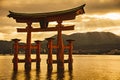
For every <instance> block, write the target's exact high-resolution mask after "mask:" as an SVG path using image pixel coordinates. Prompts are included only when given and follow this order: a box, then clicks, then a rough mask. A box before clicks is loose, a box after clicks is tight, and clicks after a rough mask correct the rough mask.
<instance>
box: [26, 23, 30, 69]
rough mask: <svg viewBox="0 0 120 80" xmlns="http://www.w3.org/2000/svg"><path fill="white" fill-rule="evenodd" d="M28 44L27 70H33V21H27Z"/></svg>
mask: <svg viewBox="0 0 120 80" xmlns="http://www.w3.org/2000/svg"><path fill="white" fill-rule="evenodd" d="M27 25H28V26H27V27H26V29H27V41H26V42H27V44H26V53H25V70H31V29H32V26H31V25H32V22H27Z"/></svg>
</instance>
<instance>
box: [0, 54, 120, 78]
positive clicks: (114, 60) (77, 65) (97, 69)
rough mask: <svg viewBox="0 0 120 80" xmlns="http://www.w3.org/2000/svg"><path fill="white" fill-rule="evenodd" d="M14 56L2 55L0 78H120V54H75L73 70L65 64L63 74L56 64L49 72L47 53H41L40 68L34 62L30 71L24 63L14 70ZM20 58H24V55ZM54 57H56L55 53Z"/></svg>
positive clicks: (33, 56)
mask: <svg viewBox="0 0 120 80" xmlns="http://www.w3.org/2000/svg"><path fill="white" fill-rule="evenodd" d="M12 58H13V55H0V80H120V56H119V55H73V70H72V71H69V70H68V64H65V65H64V66H65V70H64V73H62V74H61V73H57V68H56V67H57V65H56V64H53V71H52V73H48V71H47V63H46V60H47V55H41V65H40V67H41V68H40V70H39V71H38V70H36V65H35V63H32V70H31V71H30V72H25V70H24V63H19V67H18V72H14V71H13V64H12ZM19 58H22V59H24V55H19ZM32 58H35V55H32ZM53 58H54V59H56V58H55V55H54V56H53ZM65 59H67V55H65Z"/></svg>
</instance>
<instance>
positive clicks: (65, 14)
mask: <svg viewBox="0 0 120 80" xmlns="http://www.w3.org/2000/svg"><path fill="white" fill-rule="evenodd" d="M84 6H85V4H84V5H81V6H78V7H76V8H73V9H69V10H64V11H57V12H47V13H31V14H30V13H16V12H12V11H9V13H10V14H9V15H8V17H12V18H13V19H15V20H16V22H18V23H27V27H26V28H17V32H27V39H26V54H25V69H31V47H32V46H31V32H48V31H57V32H58V35H57V46H56V48H57V50H58V53H57V65H58V67H57V68H58V69H64V48H65V46H64V45H63V40H62V31H66V30H74V25H71V26H64V25H62V22H63V21H65V20H73V19H75V17H76V16H77V15H79V14H84V13H85V12H84ZM53 21H56V22H57V23H58V24H57V25H56V26H55V27H49V26H48V24H49V22H53ZM32 23H40V27H39V28H34V27H32V26H31V25H32Z"/></svg>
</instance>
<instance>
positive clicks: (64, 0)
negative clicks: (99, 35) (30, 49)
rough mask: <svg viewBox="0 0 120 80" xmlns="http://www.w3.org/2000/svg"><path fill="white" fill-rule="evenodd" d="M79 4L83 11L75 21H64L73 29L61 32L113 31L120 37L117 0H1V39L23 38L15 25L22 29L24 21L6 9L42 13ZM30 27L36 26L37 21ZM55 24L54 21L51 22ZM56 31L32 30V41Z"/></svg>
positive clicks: (24, 36) (119, 1)
mask: <svg viewBox="0 0 120 80" xmlns="http://www.w3.org/2000/svg"><path fill="white" fill-rule="evenodd" d="M82 4H86V6H85V14H84V15H79V16H77V17H76V19H75V20H72V21H67V22H64V24H65V25H71V24H72V25H73V24H74V25H75V30H73V31H64V32H63V33H64V34H68V35H69V34H72V33H76V32H78V33H84V32H93V31H97V32H103V31H104V32H112V33H114V34H117V35H119V36H120V0H0V40H11V39H13V38H20V39H22V41H25V40H26V33H17V30H16V28H20V27H21V28H25V27H26V24H24V23H16V21H15V20H14V19H12V18H8V17H7V15H8V14H9V13H8V11H9V10H11V11H14V12H25V13H41V12H52V11H60V10H66V9H71V8H74V7H77V6H80V5H82ZM32 26H36V27H38V26H39V25H38V23H34V24H33V25H32ZM50 26H55V22H53V23H50ZM54 34H56V32H38V33H33V35H32V37H33V38H32V40H37V39H39V40H44V38H45V37H50V36H53V35H54Z"/></svg>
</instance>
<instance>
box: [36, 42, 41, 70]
mask: <svg viewBox="0 0 120 80" xmlns="http://www.w3.org/2000/svg"><path fill="white" fill-rule="evenodd" d="M35 43H36V47H37V49H36V69H37V70H39V69H40V61H41V59H40V50H41V49H40V47H41V41H39V40H37V41H35Z"/></svg>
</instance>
